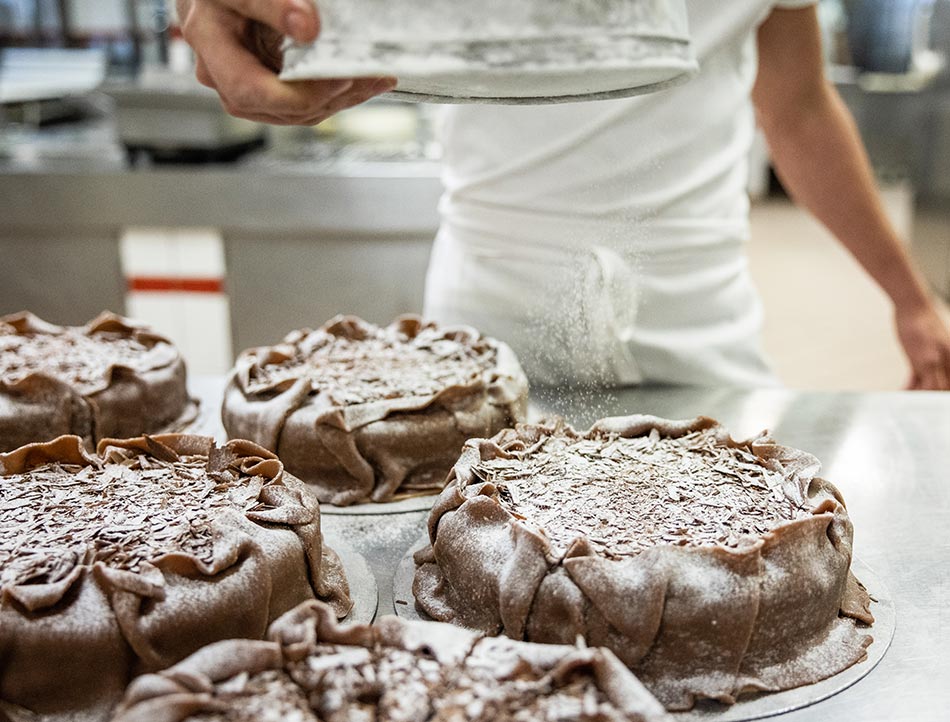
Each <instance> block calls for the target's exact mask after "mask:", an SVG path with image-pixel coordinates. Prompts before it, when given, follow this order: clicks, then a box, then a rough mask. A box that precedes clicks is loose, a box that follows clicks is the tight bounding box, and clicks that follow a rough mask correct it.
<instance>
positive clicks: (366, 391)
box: [248, 324, 497, 406]
mask: <svg viewBox="0 0 950 722" xmlns="http://www.w3.org/2000/svg"><path fill="white" fill-rule="evenodd" d="M361 336H362V337H360V338H351V337H347V336H338V335H334V334H331V333H327V332H326V331H324V330H322V329H321V330H318V331H313V332H310V333H302V332H297V333H295V334H291V336H289V337H288V338H287V339H286V340H285V343H284V344H281V345H280V346H278V347H275V348H277V349H280V353H278V354H273V355H271V357H269V358H264V359H263V360H261V361H260V362H258V363H257V364H255V365H254V366H253V367H252V368H251V370H250V378H249V382H248V386H249V390H262V389H271V388H277V387H283V386H288V385H290V384H291V383H293V382H294V381H296V380H297V379H299V378H304V377H306V378H309V379H310V383H311V393H312V394H319V393H322V394H326V395H327V396H328V397H329V398H330V399H331V400H332V401H333V402H334V403H335V404H336V405H339V406H348V405H356V404H364V403H370V402H373V401H384V400H391V399H400V398H406V397H423V396H430V395H433V394H437V393H439V392H441V391H443V390H445V389H447V388H450V387H452V386H465V385H471V384H473V383H478V382H480V380H481V378H482V376H483V375H484V373H485V372H486V371H487V370H489V369H490V368H492V367H493V366H494V364H495V360H496V354H497V350H496V349H495V348H494V346H493V345H491V344H490V343H489V342H488V341H487V340H486V339H483V338H474V339H467V338H464V337H462V338H458V339H453V338H447V337H446V336H445V332H444V330H440V329H437V328H435V327H432V328H424V329H422V330H421V331H420V332H419V334H418V335H416V336H415V337H413V338H409V337H408V336H407V335H406V334H404V333H400V332H399V331H398V329H397V328H395V327H393V326H388V327H385V328H379V327H376V326H371V325H369V324H366V329H365V334H361Z"/></svg>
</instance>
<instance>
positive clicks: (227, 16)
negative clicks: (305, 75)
mask: <svg viewBox="0 0 950 722" xmlns="http://www.w3.org/2000/svg"><path fill="white" fill-rule="evenodd" d="M300 1H301V2H304V3H307V4H309V0H300ZM285 4H286V2H284V0H280V2H278V1H277V0H273V1H270V0H203V2H195V3H194V4H192V5H191V8H190V12H189V16H188V19H187V22H186V24H185V25H183V27H182V29H183V31H184V32H185V39H186V40H187V41H188V42H189V44H190V45H191V46H192V47H193V48H194V49H195V54H196V58H197V61H196V66H195V74H196V76H197V78H198V80H199V82H201V83H202V84H203V85H206V86H208V87H210V88H213V89H214V90H216V91H217V92H218V95H219V96H220V97H221V102H222V104H223V105H224V108H225V109H226V110H227V111H228V112H229V113H230V114H231V115H235V116H237V117H239V118H246V119H248V120H254V121H259V122H265V123H272V124H278V125H313V124H316V123H319V122H320V121H322V120H324V119H326V118H327V117H329V116H330V115H332V114H333V113H336V112H338V111H340V110H343V109H344V108H349V107H351V106H353V105H357V104H359V103H362V102H365V101H366V100H369V99H370V98H372V97H373V96H375V95H379V94H380V93H385V92H387V91H389V90H392V89H393V88H394V87H395V85H396V80H395V78H358V79H352V78H348V79H331V80H312V81H301V82H293V83H287V82H283V81H281V80H280V79H279V78H278V76H277V74H276V73H275V70H274V67H273V64H272V63H270V62H269V60H268V58H267V57H263V51H262V50H261V37H260V36H259V35H254V34H253V33H251V32H250V31H249V29H250V28H251V27H252V25H251V23H252V21H251V20H249V19H248V18H247V17H245V16H242V15H239V14H238V13H239V12H247V13H256V15H257V16H259V15H261V13H263V12H265V8H264V7H263V6H265V5H266V6H269V7H270V9H271V12H273V7H278V6H281V5H285ZM314 17H316V15H315V11H314ZM272 19H273V18H272ZM255 39H256V40H255Z"/></svg>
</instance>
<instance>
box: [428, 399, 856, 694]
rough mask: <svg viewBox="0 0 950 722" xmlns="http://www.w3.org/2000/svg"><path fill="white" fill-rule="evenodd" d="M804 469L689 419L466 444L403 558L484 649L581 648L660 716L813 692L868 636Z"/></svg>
mask: <svg viewBox="0 0 950 722" xmlns="http://www.w3.org/2000/svg"><path fill="white" fill-rule="evenodd" d="M818 471H819V464H818V462H817V460H816V459H815V458H814V457H813V456H811V455H810V454H807V453H805V452H802V451H798V450H795V449H791V448H789V447H784V446H780V445H778V444H776V443H775V442H774V440H772V439H771V438H770V437H768V436H766V435H762V436H760V437H758V438H755V439H752V440H749V441H735V440H733V439H732V438H731V437H730V436H729V435H728V433H727V432H726V431H725V430H724V429H723V428H722V427H721V426H720V425H719V424H718V423H717V422H715V421H713V420H711V419H707V418H703V417H700V418H697V419H693V420H688V421H669V420H665V419H658V418H656V417H649V416H630V417H620V418H612V419H604V420H602V421H599V422H597V424H595V425H594V426H593V427H592V428H591V430H590V431H588V432H586V433H578V432H576V431H574V430H573V429H571V428H570V427H566V426H564V425H562V424H560V423H555V424H550V425H535V426H529V425H523V426H519V427H517V429H514V430H511V429H509V430H505V431H503V432H501V433H500V434H498V435H497V436H495V437H494V438H493V439H490V440H486V439H475V440H471V441H469V442H468V443H466V446H465V450H464V451H463V453H462V456H461V458H460V459H459V461H458V463H457V464H456V465H455V467H454V470H453V472H452V474H451V475H450V477H449V483H448V484H447V486H446V488H445V489H444V491H443V492H442V494H441V496H440V497H439V499H438V500H437V501H436V503H435V505H434V507H433V509H432V512H431V514H430V517H429V541H430V544H429V546H428V547H426V548H425V549H423V550H421V551H420V552H418V553H417V554H416V565H417V569H416V576H415V579H414V582H413V592H414V595H415V597H416V603H417V606H419V607H420V608H421V609H422V610H423V611H424V612H426V613H427V614H428V615H430V616H431V617H433V618H434V619H437V620H441V621H449V622H454V623H456V624H459V625H462V626H465V627H469V628H471V629H477V630H480V631H482V632H485V633H488V634H496V633H504V634H506V635H508V636H510V637H512V638H515V639H526V640H531V641H536V642H548V643H565V642H570V641H571V640H573V639H574V638H575V636H577V635H581V636H583V637H584V638H585V639H586V640H587V641H588V643H590V644H592V645H598V646H600V645H602V646H606V647H608V648H610V649H611V650H613V651H614V652H615V653H616V654H617V656H618V657H619V658H620V659H621V660H623V661H624V662H625V663H626V664H627V665H628V666H629V667H630V668H631V669H632V670H633V671H634V672H636V674H637V675H638V677H639V678H640V679H641V680H642V681H643V683H644V684H645V685H646V686H647V687H648V688H649V689H650V690H651V691H652V692H653V693H654V694H655V695H656V696H657V697H658V698H659V699H660V701H661V702H663V703H664V705H666V706H667V708H668V709H671V710H681V709H688V708H690V707H692V706H693V704H694V703H695V701H696V700H697V699H706V698H709V699H716V700H719V701H721V702H725V703H732V702H734V701H735V699H736V697H738V696H739V695H740V694H742V693H744V692H753V691H777V690H782V689H789V688H792V687H797V686H800V685H803V684H810V683H813V682H817V681H819V680H821V679H824V678H826V677H829V676H831V675H833V674H835V673H837V672H839V671H841V670H843V669H845V668H847V667H849V666H850V665H852V664H855V663H857V662H859V661H861V660H862V659H864V658H865V656H866V648H867V646H868V644H870V641H871V638H870V636H868V634H867V632H866V631H865V627H866V626H867V625H870V624H871V623H872V622H873V617H872V616H871V614H870V611H869V605H870V600H869V597H868V595H867V593H866V591H865V590H864V589H863V587H861V585H860V584H859V583H858V582H857V580H856V579H855V578H854V576H853V575H852V574H851V573H850V564H851V545H852V525H851V522H850V520H849V518H848V515H847V511H846V509H845V506H844V503H843V501H842V499H841V496H840V494H839V493H838V491H837V490H836V489H835V488H834V487H833V486H832V485H831V484H830V483H828V482H827V481H824V480H822V479H820V478H818V477H817V476H816V475H817V473H818Z"/></svg>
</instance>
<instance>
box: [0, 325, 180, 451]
mask: <svg viewBox="0 0 950 722" xmlns="http://www.w3.org/2000/svg"><path fill="white" fill-rule="evenodd" d="M185 381H186V378H185V364H184V362H183V361H182V359H181V356H180V354H179V353H178V351H177V350H176V349H175V347H174V346H173V345H172V344H171V342H170V341H169V340H168V339H166V338H164V337H163V336H160V335H158V334H156V333H154V332H153V331H151V330H149V329H147V328H145V327H144V326H142V325H141V324H138V323H136V322H134V321H131V320H129V319H126V318H122V317H121V316H117V315H115V314H112V313H108V312H105V313H103V314H101V315H100V316H98V317H97V318H96V319H94V320H92V321H90V322H89V323H88V324H86V325H85V326H54V325H52V324H49V323H46V322H45V321H43V320H41V319H39V318H37V317H36V316H34V315H32V314H30V313H27V312H23V313H18V314H13V315H9V316H3V317H0V452H2V451H10V450H11V449H15V448H17V447H19V446H23V445H24V444H29V443H33V442H38V441H48V440H50V439H53V438H55V437H57V436H61V435H63V434H74V435H76V436H80V437H82V438H83V440H84V441H85V442H86V444H87V446H89V448H92V447H93V446H94V445H95V443H96V442H98V441H99V439H103V438H108V437H116V438H119V437H131V436H138V435H139V434H143V433H156V432H160V431H165V430H171V429H169V427H171V426H173V425H176V424H184V423H185V422H187V421H189V420H191V418H193V417H194V416H195V412H196V407H195V405H194V403H193V402H192V401H191V399H189V397H188V391H187V389H186V383H185Z"/></svg>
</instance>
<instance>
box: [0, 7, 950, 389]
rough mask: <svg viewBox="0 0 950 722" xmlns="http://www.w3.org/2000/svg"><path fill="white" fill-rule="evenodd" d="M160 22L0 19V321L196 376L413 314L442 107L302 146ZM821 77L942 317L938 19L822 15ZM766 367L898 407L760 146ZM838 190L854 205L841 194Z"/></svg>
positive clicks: (84, 17) (887, 339) (881, 342)
mask: <svg viewBox="0 0 950 722" xmlns="http://www.w3.org/2000/svg"><path fill="white" fill-rule="evenodd" d="M171 5H172V3H170V2H169V3H167V4H166V2H165V1H164V0H0V315H2V314H4V313H10V312H14V311H18V310H21V309H29V310H31V311H33V312H34V313H36V314H38V315H40V316H41V317H43V318H45V319H47V320H49V321H52V322H55V323H62V324H80V323H84V322H85V321H87V320H88V319H90V318H92V317H93V316H95V315H96V314H97V313H98V312H99V311H101V310H102V309H106V308H108V309H111V310H115V311H118V312H121V313H125V314H127V315H130V316H133V317H137V318H140V319H143V320H145V321H148V322H150V323H152V324H153V325H154V326H156V327H157V328H158V329H159V330H161V331H163V332H165V333H167V334H169V335H170V336H171V337H172V338H173V339H174V340H175V341H176V343H178V344H179V345H180V346H181V347H182V350H183V352H184V354H185V356H186V358H188V359H189V361H190V367H191V370H192V372H195V373H222V372H224V371H226V370H227V369H228V368H229V367H230V365H231V362H232V359H233V356H234V354H235V353H236V352H238V351H240V350H241V349H243V348H246V347H249V346H255V345H260V344H269V343H274V342H275V341H277V340H278V339H279V338H280V337H282V336H283V334H284V333H285V332H286V331H288V330H290V329H292V328H297V327H304V326H316V325H319V324H321V323H322V322H323V321H325V320H326V319H328V318H330V317H331V316H333V315H335V314H336V313H340V312H346V313H355V314H358V315H361V316H363V317H365V318H367V319H370V320H373V321H377V322H385V321H388V320H390V319H391V318H392V317H393V316H395V315H396V314H399V313H405V312H413V311H414V312H418V311H419V310H420V309H421V304H422V289H423V280H424V274H425V268H426V264H427V260H428V254H429V247H430V244H431V241H432V238H433V236H434V234H435V230H436V228H437V225H438V213H437V202H438V198H439V193H440V182H439V155H440V150H439V147H438V144H437V143H436V141H435V140H434V134H433V125H434V123H435V122H436V118H437V114H438V108H437V107H435V106H429V105H423V104H420V105H414V104H403V103H399V102H396V101H392V100H387V99H385V98H382V99H376V100H374V101H371V102H370V103H368V104H365V105H364V106H360V107H357V108H354V109H351V110H348V111H345V112H343V113H341V114H339V115H338V116H336V117H334V118H331V119H330V120H328V121H326V122H324V123H322V124H321V125H319V126H317V127H315V128H275V127H267V126H262V125H258V124H255V123H251V122H248V121H242V120H237V119H234V118H231V117H229V116H227V115H226V114H225V113H224V111H223V110H222V109H221V107H220V104H219V103H218V100H217V96H216V95H215V94H214V93H213V92H212V91H210V90H207V89H205V88H202V87H201V86H200V85H198V83H197V82H196V81H195V80H194V77H193V71H192V65H193V59H192V55H191V51H190V49H189V48H188V46H187V45H186V44H185V43H184V41H183V40H182V39H181V36H180V32H179V31H178V29H177V23H176V18H175V17H174V13H173V10H172V8H171ZM819 10H820V17H821V21H822V26H823V31H824V35H825V51H826V59H827V65H828V73H829V77H830V78H831V79H832V80H833V82H835V84H836V85H837V86H838V88H839V89H840V91H841V93H842V95H843V97H844V99H845V102H846V103H847V104H848V105H849V107H850V108H851V110H852V112H853V113H854V115H855V118H856V119H857V122H858V125H859V127H860V130H861V133H862V135H863V137H864V140H865V143H866V145H867V147H868V150H869V153H870V155H871V158H872V162H873V164H874V167H875V170H876V172H877V175H878V178H879V180H880V184H881V187H882V191H883V194H884V198H885V201H886V205H887V208H888V211H889V213H890V214H891V217H892V218H893V220H894V222H895V223H896V224H897V227H898V228H899V230H900V231H901V233H902V235H903V237H904V238H905V239H906V242H907V243H908V244H909V247H910V249H911V251H912V253H913V255H914V256H915V257H916V258H917V259H918V261H919V262H920V263H921V265H922V267H923V269H924V271H925V273H926V275H927V277H928V280H929V281H930V283H931V284H932V286H933V288H934V290H935V291H936V292H937V293H938V294H939V295H941V296H943V297H944V298H950V68H948V67H947V63H946V62H945V59H946V57H947V56H948V55H950V1H948V0H941V1H939V2H938V1H935V0H850V1H847V0H823V1H822V2H821V5H820V8H819ZM750 162H751V169H752V172H751V175H750V182H749V192H750V194H751V195H752V197H753V200H754V203H753V213H752V224H753V228H752V230H753V233H752V243H751V248H750V250H751V262H752V268H753V273H754V276H755V278H756V281H757V284H758V286H759V288H760V290H761V292H762V294H763V297H764V299H765V304H766V313H767V326H766V337H765V342H766V347H767V350H768V352H769V354H770V355H771V356H772V358H773V361H774V362H775V365H776V367H777V369H778V371H779V374H780V375H781V376H782V378H783V379H784V381H785V382H786V383H787V384H788V385H789V386H791V387H793V388H803V389H898V388H900V387H902V386H903V384H904V383H905V381H906V377H907V369H906V365H905V362H904V360H903V357H902V354H901V351H900V348H899V346H898V343H897V340H896V338H895V337H894V333H893V329H892V319H891V311H890V306H889V303H888V302H887V300H886V298H885V297H884V296H883V295H882V294H881V293H880V292H879V291H878V290H877V288H876V287H875V286H874V285H873V284H872V283H871V282H870V281H869V280H868V279H867V278H866V277H865V275H864V274H863V272H862V271H861V270H860V269H859V268H858V267H857V265H856V264H855V263H854V262H853V261H852V260H851V259H850V257H849V256H847V255H846V254H845V252H844V251H842V250H841V249H840V248H838V246H837V244H836V243H835V242H834V241H833V240H832V239H831V238H830V236H828V234H827V233H826V232H825V231H824V229H822V228H821V227H820V226H819V225H818V224H817V223H815V222H814V221H812V220H811V219H810V218H809V217H807V216H806V215H805V214H804V213H802V212H800V211H798V210H797V209H795V208H794V207H793V206H792V205H791V204H790V203H789V201H788V200H787V198H786V197H785V195H784V193H783V191H782V189H781V187H780V185H779V184H778V183H777V181H776V180H775V178H774V175H773V174H772V173H771V169H770V166H769V158H768V151H767V149H766V148H765V145H764V143H763V142H761V140H760V142H758V143H756V145H755V147H754V148H753V151H752V154H751V157H750ZM842 192H847V189H842Z"/></svg>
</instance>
